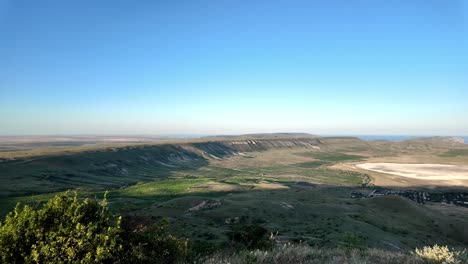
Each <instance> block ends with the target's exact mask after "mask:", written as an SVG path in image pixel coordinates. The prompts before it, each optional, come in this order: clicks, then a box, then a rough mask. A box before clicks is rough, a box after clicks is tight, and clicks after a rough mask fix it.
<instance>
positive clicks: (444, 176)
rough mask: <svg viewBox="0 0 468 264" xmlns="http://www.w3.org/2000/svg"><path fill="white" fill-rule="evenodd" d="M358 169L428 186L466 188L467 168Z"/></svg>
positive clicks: (392, 166) (362, 166) (401, 165)
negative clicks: (424, 183)
mask: <svg viewBox="0 0 468 264" xmlns="http://www.w3.org/2000/svg"><path fill="white" fill-rule="evenodd" d="M355 166H356V167H357V168H359V169H364V170H368V171H373V172H378V173H385V174H391V175H396V176H399V177H402V178H406V179H407V180H416V181H418V182H419V181H423V182H426V183H428V184H429V185H451V186H456V185H457V186H468V185H467V184H468V166H462V165H448V164H410V163H361V164H356V165H355Z"/></svg>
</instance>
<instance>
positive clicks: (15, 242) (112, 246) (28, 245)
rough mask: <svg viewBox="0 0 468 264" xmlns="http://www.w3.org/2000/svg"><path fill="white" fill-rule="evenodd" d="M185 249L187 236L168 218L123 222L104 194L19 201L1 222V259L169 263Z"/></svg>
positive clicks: (15, 261)
mask: <svg viewBox="0 0 468 264" xmlns="http://www.w3.org/2000/svg"><path fill="white" fill-rule="evenodd" d="M186 255H187V241H186V240H184V239H180V238H177V237H176V236H174V235H172V234H170V233H169V232H168V223H167V222H162V223H160V224H158V225H154V226H150V227H148V226H142V227H139V228H134V227H132V226H131V225H124V226H122V219H121V217H118V218H114V217H112V215H111V214H110V213H109V210H108V207H107V200H106V197H104V199H103V200H101V201H98V200H96V199H84V200H80V199H78V198H77V195H76V193H75V194H71V193H69V192H66V193H64V194H60V195H56V196H55V197H53V198H52V199H50V200H49V201H48V202H47V203H45V204H43V205H42V206H41V207H39V208H33V207H31V206H28V205H24V206H21V205H17V206H16V208H15V209H14V211H12V212H10V213H9V214H8V215H7V216H6V218H5V220H4V221H3V222H1V223H0V262H1V263H149V262H152V263H172V262H175V261H177V260H178V259H183V258H185V256H186Z"/></svg>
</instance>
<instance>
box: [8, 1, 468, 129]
mask: <svg viewBox="0 0 468 264" xmlns="http://www.w3.org/2000/svg"><path fill="white" fill-rule="evenodd" d="M275 131H297V132H309V133H314V134H349V135H352V134H399V135H408V134H417V135H468V1H463V0H458V1H457V0H451V1H443V0H438V1H432V0H413V1H378V0H369V1H358V0H356V1H354V0H343V1H337V0H331V1H330V0H327V1H325V0H323V1H291V0H290V1H271V0H270V1H252V0H250V1H239V0H238V1H223V0H221V1H220V0H213V1H203V0H202V1H177V0H172V1H86V0H84V1H47V0H44V1H22V0H15V1H13V0H11V1H10V0H0V134H1V135H39V134H75V135H76V134H109V135H116V134H237V133H254V132H275Z"/></svg>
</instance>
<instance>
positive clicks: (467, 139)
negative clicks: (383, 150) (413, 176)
mask: <svg viewBox="0 0 468 264" xmlns="http://www.w3.org/2000/svg"><path fill="white" fill-rule="evenodd" d="M356 137H358V138H360V139H362V140H367V141H368V140H387V141H404V140H408V139H412V138H421V137H431V136H395V135H357V136H356ZM454 137H461V138H463V139H464V140H465V144H468V136H454Z"/></svg>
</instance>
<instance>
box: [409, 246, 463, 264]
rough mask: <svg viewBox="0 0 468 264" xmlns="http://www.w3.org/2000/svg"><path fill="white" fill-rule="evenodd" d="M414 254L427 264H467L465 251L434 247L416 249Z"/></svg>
mask: <svg viewBox="0 0 468 264" xmlns="http://www.w3.org/2000/svg"><path fill="white" fill-rule="evenodd" d="M414 254H415V255H417V256H419V257H420V258H421V259H423V260H424V261H425V263H428V264H458V263H468V258H467V256H466V251H453V250H452V251H451V250H450V249H449V248H448V247H447V246H438V245H434V246H432V247H429V246H426V247H424V248H422V249H418V248H417V249H416V250H415V251H414Z"/></svg>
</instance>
